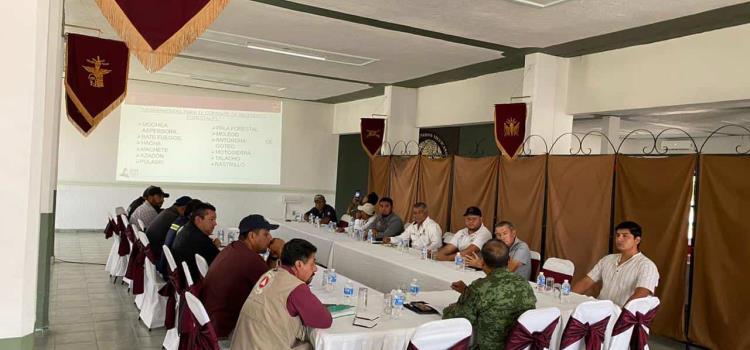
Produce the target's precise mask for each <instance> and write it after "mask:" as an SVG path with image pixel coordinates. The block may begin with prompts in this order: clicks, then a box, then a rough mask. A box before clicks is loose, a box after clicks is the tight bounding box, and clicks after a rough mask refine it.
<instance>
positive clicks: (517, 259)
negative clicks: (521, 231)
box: [466, 221, 562, 283]
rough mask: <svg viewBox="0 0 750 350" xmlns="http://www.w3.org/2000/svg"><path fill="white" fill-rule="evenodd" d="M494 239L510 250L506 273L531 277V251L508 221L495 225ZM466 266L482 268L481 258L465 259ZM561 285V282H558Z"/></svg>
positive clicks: (527, 278)
mask: <svg viewBox="0 0 750 350" xmlns="http://www.w3.org/2000/svg"><path fill="white" fill-rule="evenodd" d="M495 238H496V239H498V240H501V241H503V243H505V245H507V246H508V247H509V248H510V261H509V262H508V271H510V272H513V273H515V274H516V275H519V276H521V278H523V279H524V280H527V281H528V280H529V277H531V251H529V246H528V245H527V244H526V242H524V241H522V240H521V239H519V238H518V235H517V232H516V228H515V227H513V224H512V223H511V222H510V221H500V222H499V223H497V225H495ZM466 264H467V265H469V266H472V267H476V268H479V269H481V268H482V258H481V257H480V256H478V255H476V254H473V255H470V256H467V257H466ZM560 282H561V283H562V281H560Z"/></svg>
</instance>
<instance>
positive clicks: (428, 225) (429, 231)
mask: <svg viewBox="0 0 750 350" xmlns="http://www.w3.org/2000/svg"><path fill="white" fill-rule="evenodd" d="M412 214H413V215H412V216H414V222H413V223H411V224H410V225H409V226H407V227H406V230H404V233H402V234H401V235H399V236H396V237H393V238H391V237H385V238H383V243H391V241H396V242H398V241H402V242H411V246H412V247H413V248H415V249H419V250H421V249H422V248H425V247H426V248H427V250H428V251H433V250H437V249H440V246H442V245H443V242H442V237H443V230H441V229H440V225H438V223H437V222H435V221H434V220H432V219H430V217H429V216H428V215H427V204H425V203H423V202H418V203H416V204H414V207H412Z"/></svg>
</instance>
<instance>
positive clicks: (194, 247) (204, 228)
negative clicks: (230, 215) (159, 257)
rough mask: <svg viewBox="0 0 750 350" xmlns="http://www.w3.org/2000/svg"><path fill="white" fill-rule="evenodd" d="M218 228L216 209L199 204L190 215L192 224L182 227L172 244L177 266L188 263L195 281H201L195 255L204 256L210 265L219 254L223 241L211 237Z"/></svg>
mask: <svg viewBox="0 0 750 350" xmlns="http://www.w3.org/2000/svg"><path fill="white" fill-rule="evenodd" d="M215 227H216V208H215V207H214V206H213V205H211V204H209V203H205V202H204V203H201V204H198V205H197V206H196V207H195V209H193V212H192V213H191V214H190V222H189V223H188V224H186V225H185V226H183V227H182V229H181V230H180V232H179V234H177V237H176V238H175V240H174V244H172V255H174V260H175V262H176V263H177V265H178V266H179V265H181V264H182V262H183V261H184V262H186V263H187V265H188V267H189V268H190V275H191V276H192V277H193V281H197V280H199V279H200V276H201V274H200V272H199V271H198V266H197V265H196V264H195V254H198V255H200V256H202V257H203V258H204V259H206V262H208V265H211V263H212V262H213V261H214V258H216V256H217V255H218V254H219V246H220V245H221V241H219V240H218V239H215V240H211V238H210V237H209V236H210V235H211V233H213V231H214V228H215Z"/></svg>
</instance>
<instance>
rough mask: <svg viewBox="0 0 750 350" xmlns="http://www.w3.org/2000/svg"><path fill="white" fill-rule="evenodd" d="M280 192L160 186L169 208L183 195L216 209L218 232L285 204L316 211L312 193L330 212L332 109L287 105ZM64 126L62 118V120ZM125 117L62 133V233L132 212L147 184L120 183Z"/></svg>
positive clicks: (168, 90)
mask: <svg viewBox="0 0 750 350" xmlns="http://www.w3.org/2000/svg"><path fill="white" fill-rule="evenodd" d="M128 90H129V91H130V92H137V93H141V94H143V93H146V94H147V93H159V94H181V95H188V96H190V95H199V96H210V97H220V98H240V99H242V98H253V99H263V98H266V97H261V96H249V95H246V94H236V93H229V92H220V91H212V90H203V89H197V88H186V87H179V86H171V85H166V84H155V83H143V82H136V81H130V82H129V83H128ZM283 103H284V105H283V127H282V143H283V144H282V155H281V158H282V160H281V185H279V186H252V185H200V184H193V185H189V184H188V185H186V184H158V185H161V186H162V187H163V188H164V190H165V191H166V192H169V193H170V194H171V197H170V198H169V199H168V200H167V201H166V202H165V207H166V206H168V205H171V202H172V201H173V200H175V199H176V198H177V197H179V196H182V195H189V196H191V197H194V198H199V199H201V200H204V201H208V202H211V203H212V204H214V206H216V207H217V212H218V216H219V224H220V225H222V226H236V225H237V224H238V223H239V220H240V219H241V218H242V217H244V216H245V215H248V214H250V213H260V214H263V215H265V216H267V217H272V218H280V217H282V216H283V213H284V200H283V199H284V197H285V196H290V197H295V198H299V199H300V200H302V201H303V203H300V205H301V206H302V207H309V206H312V197H313V195H314V194H315V193H323V194H324V195H326V197H327V198H328V200H329V202H331V204H333V201H334V197H335V196H334V192H335V186H336V166H337V159H338V136H337V135H334V134H333V133H332V127H333V125H332V124H333V106H331V105H327V104H320V103H312V102H302V101H295V100H284V101H283ZM62 118H65V119H67V117H66V116H65V113H64V112H63V117H62ZM119 124H120V110H119V108H118V109H117V110H115V111H114V112H113V113H112V114H111V115H110V116H108V117H107V118H106V119H105V120H104V121H103V122H102V123H101V124H99V126H98V127H97V128H96V129H95V130H94V131H93V132H92V133H91V134H90V135H89V136H88V137H84V136H82V135H81V134H80V133H79V132H78V131H77V130H76V129H75V128H74V127H73V126H72V125H71V123H70V122H69V121H68V120H63V121H62V125H61V128H60V150H59V157H60V158H59V174H58V193H57V210H56V212H57V214H56V223H55V226H56V228H57V229H100V228H102V227H103V225H104V220H105V217H106V214H107V212H108V211H112V210H113V209H114V208H115V207H116V206H127V205H128V204H129V203H130V202H131V201H132V200H133V199H134V198H136V197H137V196H139V195H140V194H141V193H142V192H143V189H144V188H145V187H146V186H148V185H149V184H147V183H123V182H115V180H114V179H115V167H116V163H117V147H118V132H119Z"/></svg>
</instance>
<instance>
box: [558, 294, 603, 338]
mask: <svg viewBox="0 0 750 350" xmlns="http://www.w3.org/2000/svg"><path fill="white" fill-rule="evenodd" d="M615 310H616V307H615V304H614V303H612V302H611V301H609V300H597V301H586V302H583V303H581V304H578V306H576V308H575V310H573V313H572V314H571V315H570V319H569V320H568V324H567V325H566V326H565V329H564V330H563V333H562V336H561V340H560V342H561V343H560V349H562V350H583V349H586V337H582V338H580V339H578V340H577V341H574V342H572V343H570V344H569V345H567V346H564V345H565V344H564V343H565V339H566V337H567V336H568V335H569V333H573V332H572V331H573V330H572V328H571V322H573V320H574V319H575V320H577V321H578V322H580V323H582V324H584V325H585V326H586V327H589V326H595V325H597V324H600V322H606V326H605V329H604V331H603V337H602V344H601V349H603V350H606V349H607V348H608V345H609V338H610V336H611V334H612V327H613V326H614V324H615V319H616V314H615ZM605 319H607V321H604V320H605ZM592 333H593V332H592ZM586 334H589V332H586Z"/></svg>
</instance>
